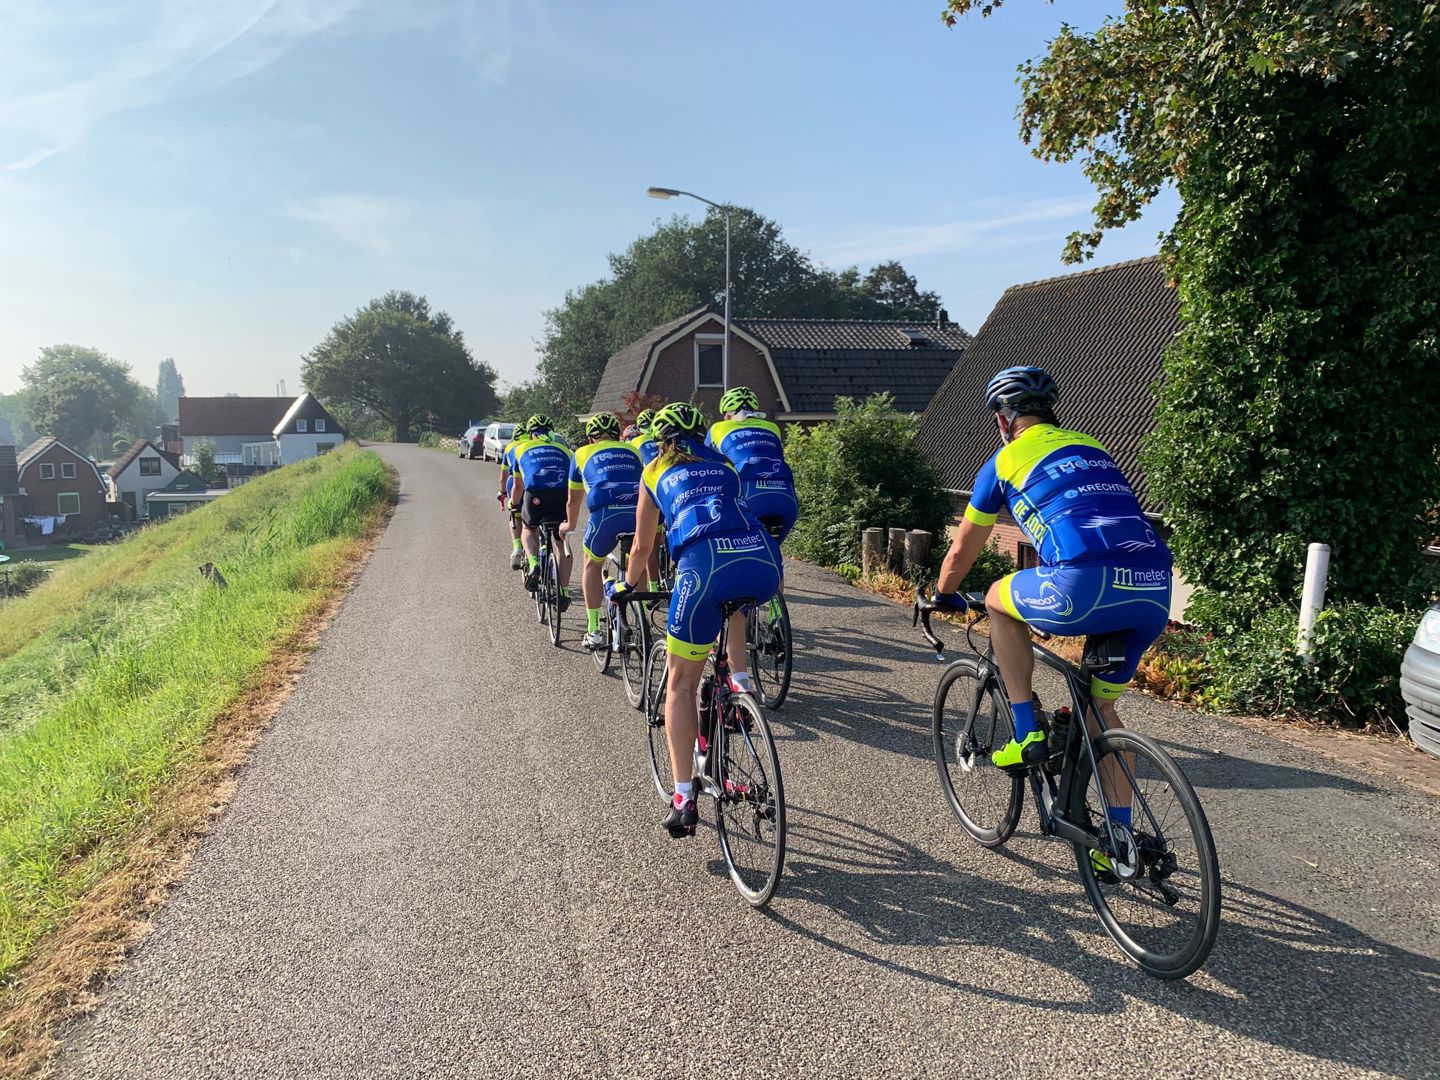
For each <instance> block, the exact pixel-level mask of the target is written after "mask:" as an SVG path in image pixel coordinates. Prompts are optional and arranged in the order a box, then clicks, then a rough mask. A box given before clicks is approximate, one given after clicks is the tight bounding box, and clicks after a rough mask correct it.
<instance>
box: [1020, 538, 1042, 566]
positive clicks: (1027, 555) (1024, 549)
mask: <svg viewBox="0 0 1440 1080" xmlns="http://www.w3.org/2000/svg"><path fill="white" fill-rule="evenodd" d="M1015 562H1016V563H1017V564H1018V565H1019V567H1020V569H1021V570H1029V569H1031V568H1032V567H1035V566H1039V565H1040V556H1038V555H1036V554H1035V546H1034V545H1033V544H1027V543H1024V542H1023V541H1022V542H1021V543H1019V544H1016V545H1015Z"/></svg>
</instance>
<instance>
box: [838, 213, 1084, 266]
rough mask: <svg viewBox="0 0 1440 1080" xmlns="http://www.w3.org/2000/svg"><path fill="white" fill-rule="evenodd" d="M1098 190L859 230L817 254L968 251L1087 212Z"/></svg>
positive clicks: (861, 257) (866, 256)
mask: <svg viewBox="0 0 1440 1080" xmlns="http://www.w3.org/2000/svg"><path fill="white" fill-rule="evenodd" d="M1094 202H1095V200H1094V197H1093V196H1085V197H1080V196H1077V197H1071V198H1064V199H1037V200H1030V201H1028V202H1020V203H1018V204H1016V203H1008V204H1002V203H998V202H997V203H995V204H994V212H993V213H981V212H978V211H977V212H974V213H972V214H971V215H970V216H968V217H965V218H962V219H960V220H958V221H946V222H940V223H938V224H934V225H906V226H899V227H895V228H889V229H870V230H865V231H863V232H861V233H859V234H858V235H855V236H851V237H847V238H846V239H843V240H837V241H835V242H834V243H831V244H826V245H821V246H820V248H819V250H817V251H816V252H815V255H816V256H817V257H818V258H819V259H820V260H821V261H823V262H827V263H843V264H849V263H869V262H879V261H881V260H884V259H903V258H907V257H910V256H916V255H944V254H949V253H951V252H956V251H964V250H965V249H967V248H972V247H975V246H977V245H978V244H980V243H982V242H984V239H985V237H986V236H987V235H988V234H990V233H994V232H997V231H999V230H1002V229H1013V228H1015V227H1016V226H1017V225H1024V224H1027V223H1033V222H1040V221H1062V220H1064V219H1066V218H1074V217H1077V216H1078V215H1082V214H1084V213H1086V212H1087V211H1088V210H1089V209H1090V208H1091V206H1092V205H1093V204H1094Z"/></svg>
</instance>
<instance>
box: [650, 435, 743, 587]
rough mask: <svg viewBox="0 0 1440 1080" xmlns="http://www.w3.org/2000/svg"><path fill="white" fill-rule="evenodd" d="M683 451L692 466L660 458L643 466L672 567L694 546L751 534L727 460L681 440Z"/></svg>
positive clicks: (715, 452)
mask: <svg viewBox="0 0 1440 1080" xmlns="http://www.w3.org/2000/svg"><path fill="white" fill-rule="evenodd" d="M682 447H683V449H684V450H685V451H686V452H687V453H688V454H690V455H692V456H693V457H694V458H695V459H696V460H693V461H682V460H678V459H677V458H675V457H674V456H669V457H666V456H661V457H657V458H656V459H655V460H654V461H652V462H651V463H650V464H649V465H647V466H645V486H646V488H648V489H649V491H650V494H651V495H652V496H653V497H654V499H655V503H656V505H657V506H659V508H660V513H661V516H662V517H664V519H665V525H666V532H665V539H666V542H667V543H668V544H669V545H670V555H671V557H672V558H674V559H676V560H677V561H678V560H679V558H680V556H681V555H682V554H684V552H685V549H686V548H687V547H689V546H690V545H692V544H694V543H695V542H696V541H697V540H704V539H708V538H712V537H721V536H734V535H736V534H739V533H747V532H751V531H753V530H754V529H755V528H756V522H755V520H754V518H752V517H751V516H750V515H749V514H748V513H747V512H746V510H745V508H744V504H743V503H742V502H741V500H740V477H739V475H738V474H737V473H736V472H735V466H734V465H732V464H730V460H729V458H727V457H726V456H725V455H724V454H722V453H720V452H719V451H718V450H714V449H711V448H710V447H708V446H705V445H703V444H702V443H699V442H696V441H695V440H694V439H686V440H684V442H683V443H682Z"/></svg>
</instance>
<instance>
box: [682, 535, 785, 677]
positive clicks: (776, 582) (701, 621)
mask: <svg viewBox="0 0 1440 1080" xmlns="http://www.w3.org/2000/svg"><path fill="white" fill-rule="evenodd" d="M779 588H780V548H779V545H777V544H776V543H775V541H774V539H773V538H772V537H771V536H770V534H769V533H767V532H765V531H764V530H763V529H756V530H754V531H752V532H746V533H737V534H735V535H733V536H711V537H706V538H704V539H702V540H697V541H695V542H694V543H693V544H691V545H690V546H689V547H687V548H686V549H685V554H683V555H682V556H680V562H679V564H678V565H677V566H676V567H675V591H674V592H672V593H671V594H670V619H669V623H668V624H667V626H666V631H667V636H666V647H665V651H666V652H668V653H670V654H671V655H673V656H678V657H680V658H681V659H682V660H704V659H705V657H706V656H708V655H709V654H710V649H711V647H712V646H713V645H714V644H715V641H716V639H717V638H719V636H720V624H721V623H722V622H723V621H724V615H723V614H722V612H721V610H720V609H721V606H722V605H723V604H725V603H726V602H727V601H731V600H743V599H744V598H745V597H747V596H748V597H752V598H753V599H755V600H756V601H759V602H762V603H763V602H764V601H766V600H769V599H770V597H772V596H774V595H775V593H776V592H777V591H779Z"/></svg>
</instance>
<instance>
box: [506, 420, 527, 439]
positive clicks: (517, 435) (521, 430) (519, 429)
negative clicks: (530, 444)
mask: <svg viewBox="0 0 1440 1080" xmlns="http://www.w3.org/2000/svg"><path fill="white" fill-rule="evenodd" d="M529 437H530V428H529V427H528V426H526V425H525V424H516V425H515V430H514V431H512V432H510V441H511V442H519V441H520V440H521V439H527V438H529Z"/></svg>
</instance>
